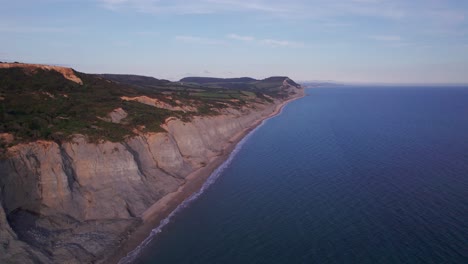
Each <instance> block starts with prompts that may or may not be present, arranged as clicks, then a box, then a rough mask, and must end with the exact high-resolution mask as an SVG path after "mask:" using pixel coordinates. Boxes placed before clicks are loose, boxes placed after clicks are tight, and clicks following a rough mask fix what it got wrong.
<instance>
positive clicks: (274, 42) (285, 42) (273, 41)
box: [260, 39, 304, 48]
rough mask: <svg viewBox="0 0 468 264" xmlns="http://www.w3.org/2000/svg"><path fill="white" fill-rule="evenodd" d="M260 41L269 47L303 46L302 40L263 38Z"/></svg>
mask: <svg viewBox="0 0 468 264" xmlns="http://www.w3.org/2000/svg"><path fill="white" fill-rule="evenodd" d="M260 42H261V43H262V44H264V45H267V46H270V47H290V48H299V47H303V46H304V43H302V42H295V41H289V40H277V39H263V40H261V41H260Z"/></svg>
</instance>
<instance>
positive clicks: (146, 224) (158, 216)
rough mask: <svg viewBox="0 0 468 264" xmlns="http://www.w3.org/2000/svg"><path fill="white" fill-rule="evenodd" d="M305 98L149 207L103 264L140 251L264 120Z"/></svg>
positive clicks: (240, 135) (228, 147)
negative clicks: (172, 214)
mask: <svg viewBox="0 0 468 264" xmlns="http://www.w3.org/2000/svg"><path fill="white" fill-rule="evenodd" d="M304 96H305V93H304V94H302V95H300V96H297V97H294V98H291V99H289V100H286V101H284V102H282V103H280V104H278V105H277V106H276V108H275V111H273V112H272V113H271V114H270V115H268V116H265V117H263V118H261V119H259V120H257V121H256V122H255V123H253V124H252V125H251V126H250V127H249V128H247V129H245V130H243V131H241V132H239V133H237V134H236V135H234V136H233V137H232V138H231V139H230V140H229V141H228V142H227V143H226V145H225V146H224V148H223V152H222V153H223V154H221V155H219V156H215V157H213V158H211V160H210V162H208V163H207V165H206V166H205V167H202V168H200V169H198V170H196V171H194V172H192V173H191V174H189V175H188V176H187V177H186V182H185V184H183V185H181V186H180V187H179V188H178V189H177V191H175V192H172V193H169V194H167V195H166V196H164V197H163V198H161V199H160V200H159V201H158V202H156V203H155V204H153V205H152V206H151V207H150V208H148V209H147V210H146V211H145V212H144V213H143V215H142V220H143V223H142V225H140V226H139V227H138V228H137V229H136V230H135V231H134V232H133V233H131V234H130V235H129V237H128V239H127V240H126V241H125V242H124V243H123V244H122V245H121V246H120V247H119V248H118V249H117V250H116V251H115V254H114V255H113V256H111V257H109V258H108V259H107V260H105V261H104V262H103V263H108V264H111V263H118V262H119V261H120V260H121V259H122V258H124V257H125V256H127V255H128V254H129V253H130V252H131V251H133V250H134V249H136V248H137V247H138V246H139V245H140V244H141V243H142V242H143V241H144V240H145V239H146V238H147V237H148V236H149V235H150V233H151V231H152V230H153V229H154V228H156V227H158V226H159V225H160V223H161V221H162V220H164V219H165V218H167V217H168V216H169V215H170V214H171V212H172V211H174V210H175V209H176V208H177V206H179V205H180V204H181V203H182V202H183V201H184V200H186V199H187V198H188V197H190V196H191V195H192V194H194V193H195V192H197V191H198V190H199V189H200V188H201V187H202V186H203V184H204V183H205V182H206V180H207V179H208V178H209V177H210V176H211V174H212V173H213V172H214V170H216V168H218V167H219V166H220V165H221V164H223V162H224V161H226V160H227V158H228V157H229V155H230V154H231V152H232V151H233V150H234V149H235V148H236V146H237V144H238V143H239V142H240V141H241V140H242V139H243V138H244V137H245V136H246V135H247V134H249V133H250V132H251V131H252V130H253V129H255V128H256V127H257V126H259V125H260V124H261V123H262V122H263V121H264V120H266V119H268V118H271V117H273V116H276V115H278V114H279V113H281V110H282V109H283V107H284V106H285V105H287V104H288V103H289V102H291V101H294V100H297V99H299V98H302V97H304Z"/></svg>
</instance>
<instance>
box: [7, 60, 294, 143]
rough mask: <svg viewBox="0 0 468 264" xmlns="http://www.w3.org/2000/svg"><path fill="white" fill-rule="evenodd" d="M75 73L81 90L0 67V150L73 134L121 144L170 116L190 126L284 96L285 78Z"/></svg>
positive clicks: (57, 78) (46, 75)
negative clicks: (116, 114) (112, 116)
mask: <svg viewBox="0 0 468 264" xmlns="http://www.w3.org/2000/svg"><path fill="white" fill-rule="evenodd" d="M75 74H76V75H77V76H78V77H79V78H80V79H81V80H82V81H83V84H82V85H80V84H77V83H75V82H72V81H70V80H68V79H65V78H64V76H63V75H62V74H60V73H59V72H56V71H53V70H42V69H39V68H38V69H35V70H34V71H31V70H26V69H23V68H21V67H18V68H0V133H9V134H12V135H13V136H14V139H15V141H14V142H10V143H7V142H5V141H4V140H2V139H1V138H0V150H2V149H5V148H6V147H7V146H8V145H12V144H15V143H18V142H25V141H31V140H37V139H48V140H55V141H64V140H68V139H70V138H71V136H72V135H73V134H83V135H86V136H88V138H89V140H91V141H96V142H97V141H99V140H110V141H121V140H122V139H123V138H125V137H126V136H129V135H132V134H134V133H135V131H136V130H137V131H142V132H150V131H153V132H157V131H162V128H161V124H162V123H163V122H164V121H165V120H166V119H167V118H168V117H170V116H174V117H177V118H180V119H181V120H183V121H189V120H190V118H191V117H192V116H194V115H216V114H218V113H219V111H220V110H221V109H223V108H226V107H235V108H239V107H242V106H243V105H245V104H247V103H251V102H256V103H267V102H272V99H271V98H272V97H276V98H281V97H283V96H284V94H282V90H281V88H280V87H281V85H282V82H283V81H284V80H285V78H286V77H277V78H276V79H275V78H273V79H265V80H261V81H258V80H255V79H251V78H237V79H209V80H204V79H203V78H201V79H197V80H199V81H200V83H196V82H193V81H195V80H196V79H190V80H191V81H192V82H185V81H183V80H182V81H181V82H170V81H166V80H158V79H155V78H152V77H144V76H136V75H111V74H108V75H90V74H83V73H78V72H75ZM220 80H223V81H220ZM124 96H125V97H130V98H132V97H138V96H147V97H150V98H153V99H157V100H158V101H159V102H161V103H163V104H165V105H169V106H178V107H179V109H180V108H181V107H182V108H183V106H190V107H191V108H190V109H196V110H192V112H191V111H188V110H187V111H173V110H169V109H170V108H169V107H162V108H158V107H155V106H151V105H146V104H143V103H140V102H136V101H128V100H123V99H122V97H124ZM117 108H122V109H123V110H124V111H125V112H126V113H127V114H128V116H127V117H126V118H124V119H122V120H121V122H119V123H112V122H110V120H109V118H108V115H109V113H110V112H112V111H113V110H114V109H117Z"/></svg>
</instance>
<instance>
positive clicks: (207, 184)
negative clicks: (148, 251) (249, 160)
mask: <svg viewBox="0 0 468 264" xmlns="http://www.w3.org/2000/svg"><path fill="white" fill-rule="evenodd" d="M283 108H284V107H282V108H281V109H280V111H278V113H277V114H275V115H273V116H271V117H268V118H265V119H264V120H262V122H261V123H260V124H259V125H258V126H256V127H255V128H254V129H252V131H250V132H249V133H248V134H247V135H246V136H245V137H244V138H242V139H241V140H240V141H239V143H237V145H236V147H235V148H234V150H233V151H232V152H231V153H230V154H229V156H228V158H227V159H226V160H225V161H224V162H223V163H222V164H221V165H220V166H219V167H218V168H216V169H215V170H214V171H213V172H212V173H211V175H210V176H209V177H208V179H207V180H206V182H205V183H204V184H203V185H202V187H201V188H200V190H198V191H197V192H195V193H194V194H192V195H191V196H189V197H188V198H187V199H185V200H184V201H183V202H182V203H181V204H179V205H178V206H177V207H176V208H175V209H174V210H173V211H172V212H171V213H170V214H169V215H168V216H167V217H166V218H164V219H163V220H161V222H160V223H159V226H157V227H156V228H154V229H153V230H151V233H150V234H149V236H148V237H147V238H146V239H145V240H143V242H141V244H140V245H139V246H138V247H136V248H135V249H134V250H132V251H131V252H130V253H128V254H127V256H125V257H123V258H122V259H121V260H120V261H119V263H118V264H130V263H132V262H133V261H134V260H136V258H137V257H138V256H139V255H140V253H141V252H142V250H143V249H145V248H146V246H148V244H149V243H151V241H153V239H154V238H155V237H156V236H157V235H158V234H159V233H161V232H162V230H163V228H164V227H165V226H166V225H167V224H168V223H169V222H170V221H171V219H172V218H173V217H174V216H175V215H176V214H177V213H179V212H180V211H182V210H183V209H184V208H186V207H187V206H189V205H190V204H191V203H192V202H193V201H195V200H196V199H197V198H198V197H200V195H202V194H203V193H204V192H205V191H206V190H207V189H208V187H210V186H211V185H212V184H213V183H215V182H216V180H217V179H218V178H219V177H220V176H221V174H222V172H223V171H224V170H225V169H226V168H227V167H228V166H229V164H231V162H232V160H233V159H234V157H235V156H236V154H237V153H238V152H239V151H240V150H241V149H242V146H243V145H244V144H245V143H246V142H247V140H248V139H249V138H250V137H251V136H252V135H253V134H254V133H255V132H256V131H257V130H258V129H260V128H261V127H262V126H263V125H264V124H265V122H266V121H268V120H269V119H271V118H273V117H275V116H277V115H279V114H281V113H282V112H283Z"/></svg>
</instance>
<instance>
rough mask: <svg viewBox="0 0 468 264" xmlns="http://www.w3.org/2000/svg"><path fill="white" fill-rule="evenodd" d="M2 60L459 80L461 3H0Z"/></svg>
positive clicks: (467, 41)
mask: <svg viewBox="0 0 468 264" xmlns="http://www.w3.org/2000/svg"><path fill="white" fill-rule="evenodd" d="M0 43H1V44H0V60H1V61H22V62H32V63H50V64H59V65H68V66H71V67H73V68H75V69H76V70H79V71H83V72H90V73H133V74H142V75H149V76H154V77H157V78H166V79H171V80H177V79H180V78H182V77H185V76H189V75H190V76H217V77H239V76H252V77H256V78H264V77H267V76H272V75H288V76H290V77H291V78H293V79H295V80H336V81H349V82H389V83H468V1H466V0H308V1H306V0H289V1H279V0H269V1H268V0H246V1H240V0H187V1H181V0H172V1H169V0H80V1H78V0H15V1H10V0H8V1H6V0H0Z"/></svg>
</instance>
